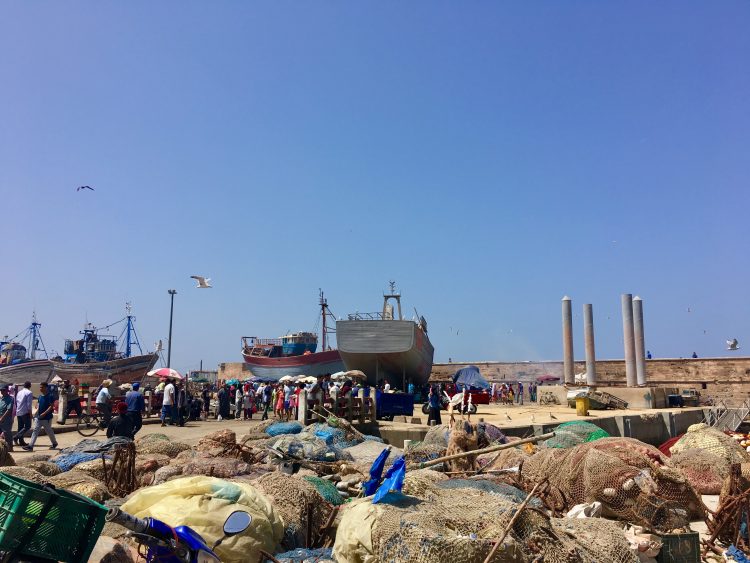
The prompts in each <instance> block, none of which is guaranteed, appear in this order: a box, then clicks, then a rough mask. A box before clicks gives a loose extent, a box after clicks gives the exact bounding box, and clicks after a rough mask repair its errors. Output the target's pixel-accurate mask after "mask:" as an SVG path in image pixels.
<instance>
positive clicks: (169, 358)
mask: <svg viewBox="0 0 750 563" xmlns="http://www.w3.org/2000/svg"><path fill="white" fill-rule="evenodd" d="M167 293H169V295H170V296H171V304H170V305H169V349H168V350H167V367H168V368H170V367H172V317H173V316H174V296H175V295H176V294H177V290H176V289H168V290H167Z"/></svg>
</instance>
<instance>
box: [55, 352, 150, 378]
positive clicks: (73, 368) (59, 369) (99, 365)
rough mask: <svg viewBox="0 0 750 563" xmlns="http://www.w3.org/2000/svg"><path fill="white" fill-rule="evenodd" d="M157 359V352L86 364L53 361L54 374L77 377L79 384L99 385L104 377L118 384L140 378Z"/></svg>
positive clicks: (62, 376)
mask: <svg viewBox="0 0 750 563" xmlns="http://www.w3.org/2000/svg"><path fill="white" fill-rule="evenodd" d="M158 359H159V356H158V355H157V354H144V355H143V356H131V357H130V358H120V359H119V360H112V361H111V362H89V363H86V364H67V363H65V362H53V364H54V371H55V374H56V375H58V376H59V377H60V379H63V380H65V379H69V380H73V379H77V380H78V382H79V383H80V384H88V385H99V384H100V383H101V382H102V381H104V380H105V379H111V380H112V381H115V382H116V383H118V384H123V383H133V382H134V381H140V380H142V379H143V378H144V377H145V375H146V373H147V372H149V371H150V370H151V368H153V367H154V365H155V364H156V361H157V360H158Z"/></svg>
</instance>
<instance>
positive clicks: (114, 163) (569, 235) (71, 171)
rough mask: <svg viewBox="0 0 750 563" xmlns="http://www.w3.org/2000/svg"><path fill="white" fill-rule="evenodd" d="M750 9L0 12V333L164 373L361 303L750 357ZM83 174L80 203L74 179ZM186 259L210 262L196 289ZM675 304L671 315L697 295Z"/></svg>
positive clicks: (5, 7)
mask: <svg viewBox="0 0 750 563" xmlns="http://www.w3.org/2000/svg"><path fill="white" fill-rule="evenodd" d="M748 28H750V3H748V2H746V1H727V2H708V3H707V2H685V1H679V2H659V3H653V2H637V1H636V2H615V1H611V2H579V1H572V0H571V1H567V2H544V1H542V2H532V3H530V2H490V1H475V2H432V1H430V2H418V1H415V2H343V1H342V2H331V1H316V2H286V1H273V2H251V1H247V2H240V1H218V2H191V1H183V0H180V1H161V2H145V1H130V2H51V1H38V2H9V1H7V2H2V3H1V4H0V53H2V55H0V108H2V110H1V111H2V119H0V193H1V194H2V203H0V209H2V212H3V213H2V221H0V240H2V242H3V248H4V252H3V261H2V263H3V268H2V269H3V274H2V283H1V284H0V288H2V296H3V306H2V311H1V313H0V335H1V334H9V335H10V336H12V335H13V334H15V333H17V332H19V331H20V330H22V329H23V327H25V326H26V325H27V324H28V322H29V321H30V318H31V314H32V311H34V310H36V312H37V315H38V317H39V319H40V321H41V322H42V323H43V327H42V331H43V336H44V339H45V343H46V345H47V347H48V348H50V349H55V350H57V351H61V349H62V343H63V339H64V338H66V337H68V338H69V337H72V336H75V335H76V334H77V331H78V330H80V329H81V328H82V325H83V323H84V322H85V321H86V320H89V321H91V322H93V323H94V324H96V325H100V326H101V325H105V324H107V323H109V322H112V321H114V320H117V319H119V318H120V317H121V316H123V314H124V303H125V301H126V300H129V301H132V303H133V307H134V313H135V314H136V317H137V328H138V330H139V335H140V337H141V340H142V341H143V343H144V344H145V345H146V347H147V348H150V349H153V343H154V342H155V341H156V340H158V339H160V338H161V339H164V340H166V336H167V332H168V324H169V296H168V294H167V289H169V288H175V289H177V291H178V294H177V296H176V298H175V316H174V323H175V324H174V343H173V354H172V364H173V367H176V368H177V369H180V370H186V369H192V368H196V367H197V366H198V364H199V362H200V360H201V359H202V360H203V361H204V366H209V367H210V366H215V365H216V364H217V363H219V362H224V361H239V360H241V356H240V353H239V352H240V337H241V336H243V335H256V336H261V337H263V336H265V337H276V336H280V335H281V334H283V333H285V332H286V331H287V330H311V329H313V328H315V323H316V315H317V298H318V288H323V290H324V291H325V292H326V295H327V297H328V299H329V303H330V305H331V308H332V310H333V312H334V313H335V314H336V315H338V316H345V315H346V314H347V313H351V312H354V311H375V310H379V309H380V307H381V303H382V292H383V290H385V289H386V288H387V282H388V280H390V279H393V280H396V282H397V284H398V288H399V289H400V290H401V291H402V293H403V296H404V298H403V299H404V304H405V306H406V311H407V312H408V313H409V315H411V314H412V311H413V307H416V308H417V309H418V310H419V313H420V314H422V315H424V316H425V317H426V318H427V320H428V323H429V334H430V337H431V340H432V342H433V344H434V345H435V360H436V361H446V360H447V359H448V358H449V357H451V358H452V359H453V360H454V361H480V360H533V359H558V358H560V357H561V355H562V346H561V328H560V326H561V321H560V318H561V317H560V299H561V298H562V297H563V295H565V294H567V295H570V296H571V297H572V298H573V307H574V313H575V319H574V321H575V326H574V330H575V346H576V356H577V357H578V358H583V348H582V343H583V327H582V314H581V311H582V306H583V304H584V303H593V305H594V315H595V326H596V345H597V356H598V357H600V358H614V357H622V355H623V351H622V350H623V347H622V323H621V317H620V294H621V293H623V292H629V293H633V294H637V295H640V296H641V297H642V298H643V299H644V311H645V328H646V340H647V348H649V349H650V350H651V351H652V353H653V354H654V356H656V357H665V356H671V357H679V356H689V355H690V354H691V353H692V352H693V351H696V352H697V353H698V354H699V355H700V356H720V355H724V354H726V353H727V352H726V351H725V340H726V339H727V338H732V337H736V338H738V339H739V340H740V345H742V344H743V343H745V344H746V345H747V346H750V331H748V318H749V317H750V300H749V299H748V298H749V297H750V296H749V294H748V293H749V290H748V287H749V285H748V278H750V263H749V262H748V234H749V231H750V223H749V222H748V203H750V158H748V155H749V154H750V153H749V150H750V111H749V109H748V108H749V106H748V103H749V102H748V101H749V100H750V72H748V71H749V67H748V54H750V33H748V31H747V30H748ZM84 184H85V185H90V186H92V187H94V188H95V191H94V192H91V191H82V192H76V191H75V188H76V187H77V186H79V185H84ZM191 274H201V275H206V276H209V277H211V278H213V283H214V288H212V289H209V290H198V289H194V288H193V285H194V282H193V281H192V280H190V279H189V276H190V275H191ZM688 309H689V310H688Z"/></svg>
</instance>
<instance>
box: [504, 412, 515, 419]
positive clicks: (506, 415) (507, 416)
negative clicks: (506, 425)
mask: <svg viewBox="0 0 750 563" xmlns="http://www.w3.org/2000/svg"><path fill="white" fill-rule="evenodd" d="M505 418H507V419H508V420H513V419H512V418H511V417H510V415H509V414H508V413H507V412H506V413H505Z"/></svg>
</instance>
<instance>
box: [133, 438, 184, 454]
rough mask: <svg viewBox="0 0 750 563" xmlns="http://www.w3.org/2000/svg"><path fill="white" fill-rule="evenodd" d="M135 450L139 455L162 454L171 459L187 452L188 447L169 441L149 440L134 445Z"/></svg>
mask: <svg viewBox="0 0 750 563" xmlns="http://www.w3.org/2000/svg"><path fill="white" fill-rule="evenodd" d="M136 448H137V452H138V453H139V454H164V455H168V456H169V457H172V458H173V457H176V456H177V454H179V453H180V452H183V451H185V450H189V449H190V446H188V445H187V444H183V443H181V442H172V441H169V440H149V441H146V442H144V443H142V444H136Z"/></svg>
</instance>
